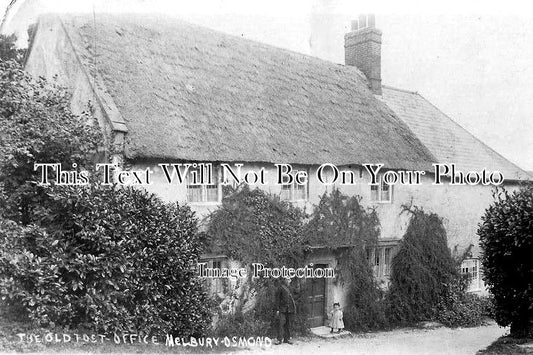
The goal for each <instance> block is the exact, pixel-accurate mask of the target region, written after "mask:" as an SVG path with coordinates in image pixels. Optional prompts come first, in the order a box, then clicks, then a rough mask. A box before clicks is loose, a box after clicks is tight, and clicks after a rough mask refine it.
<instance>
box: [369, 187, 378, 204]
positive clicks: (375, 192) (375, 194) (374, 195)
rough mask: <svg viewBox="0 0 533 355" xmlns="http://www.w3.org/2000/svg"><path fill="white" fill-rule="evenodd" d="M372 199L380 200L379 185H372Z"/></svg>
mask: <svg viewBox="0 0 533 355" xmlns="http://www.w3.org/2000/svg"><path fill="white" fill-rule="evenodd" d="M370 200H372V201H379V186H378V185H370Z"/></svg>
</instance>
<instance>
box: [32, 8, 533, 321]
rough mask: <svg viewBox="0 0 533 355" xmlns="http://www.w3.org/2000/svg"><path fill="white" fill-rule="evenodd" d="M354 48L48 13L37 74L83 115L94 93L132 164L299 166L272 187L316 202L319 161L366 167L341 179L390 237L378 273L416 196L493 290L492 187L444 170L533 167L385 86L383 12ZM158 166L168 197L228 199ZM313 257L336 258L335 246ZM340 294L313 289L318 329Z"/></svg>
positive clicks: (213, 202) (364, 21)
mask: <svg viewBox="0 0 533 355" xmlns="http://www.w3.org/2000/svg"><path fill="white" fill-rule="evenodd" d="M345 51H346V52H345V53H346V65H339V64H334V63H331V62H328V61H324V60H320V59H317V58H314V57H311V56H307V55H303V54H299V53H295V52H291V51H288V50H284V49H280V48H276V47H272V46H269V45H265V44H261V43H257V42H253V41H250V40H245V39H242V38H238V37H233V36H230V35H226V34H223V33H220V32H216V31H213V30H209V29H206V28H202V27H199V26H195V25H191V24H187V23H183V22H180V21H178V20H174V19H167V18H153V17H152V18H146V17H134V16H116V15H103V14H102V15H100V14H98V16H94V17H93V16H92V15H90V16H89V15H47V16H43V17H41V18H40V19H39V21H38V24H37V25H36V27H35V30H34V31H33V33H32V38H31V45H30V48H29V52H28V55H27V60H26V70H27V71H28V72H30V73H32V74H33V75H39V76H44V77H46V78H50V79H51V78H52V77H54V76H56V75H57V79H58V81H59V82H60V83H62V84H63V85H65V86H67V87H68V88H69V89H70V90H71V92H72V107H73V109H74V110H75V111H82V110H84V109H86V108H87V105H88V102H89V101H90V102H91V103H92V109H93V110H94V114H95V115H96V117H97V118H98V120H99V123H100V125H101V127H102V129H103V130H104V131H105V133H106V138H107V139H108V142H109V143H110V146H111V147H112V149H111V150H110V151H109V152H108V155H109V156H108V157H109V158H110V159H113V161H115V162H117V163H119V164H121V165H123V166H126V167H129V168H131V169H144V168H146V167H151V166H152V167H156V166H157V164H158V163H176V162H209V163H213V166H214V167H215V169H214V170H215V174H216V172H219V171H220V170H218V166H219V164H220V163H242V164H243V169H256V170H257V169H259V168H260V167H264V166H270V167H271V169H273V164H275V163H290V164H292V166H293V167H294V168H295V169H297V170H301V171H306V172H308V173H309V176H310V179H309V182H308V183H307V184H306V185H286V186H279V185H275V184H269V185H265V186H262V187H261V188H265V189H268V191H270V192H271V193H275V194H279V195H280V197H281V198H283V199H287V200H290V201H293V202H294V203H295V204H298V205H299V206H302V207H304V206H305V207H307V208H308V209H309V208H311V206H312V205H313V204H316V203H317V202H318V200H319V196H320V195H321V194H322V193H323V192H324V191H325V190H326V189H327V188H328V187H327V186H325V185H324V184H321V183H319V182H318V181H317V179H316V178H315V172H316V170H317V168H318V167H319V166H320V165H321V164H324V163H332V164H335V165H337V166H339V167H343V168H346V169H350V170H352V171H355V172H356V179H357V181H356V184H355V185H345V186H344V185H343V186H341V185H338V186H337V187H338V188H339V189H340V190H341V191H342V192H343V193H345V194H348V195H355V194H357V195H360V196H361V197H362V198H363V203H365V204H367V205H369V206H375V207H376V209H377V211H378V213H379V217H380V221H381V236H380V243H379V245H378V247H377V248H375V249H373V250H369V253H368V255H369V260H370V263H371V264H372V266H373V268H374V272H375V275H376V277H377V278H378V279H380V280H382V281H384V282H386V280H387V277H388V275H389V272H390V261H391V257H392V255H393V253H394V247H395V246H396V245H397V243H398V241H399V240H400V239H401V237H402V235H403V234H404V232H405V228H406V226H407V222H408V221H407V218H408V217H407V216H406V215H405V214H400V212H401V206H402V205H403V204H409V203H412V204H413V205H418V206H421V207H423V208H424V209H425V210H428V211H433V212H435V213H437V214H438V215H440V216H442V217H443V218H444V220H445V224H446V228H447V233H448V239H449V246H450V248H451V249H452V250H454V251H455V252H458V253H462V252H464V251H465V250H470V257H469V258H468V259H467V260H465V262H464V263H463V268H462V271H463V272H464V273H467V274H468V275H469V276H470V278H471V280H472V283H471V289H472V291H481V290H483V283H482V280H481V277H480V275H481V270H480V265H479V262H478V256H479V249H478V243H477V237H476V229H477V225H478V223H479V222H480V217H481V215H482V214H483V212H484V209H485V208H486V207H487V206H488V204H489V203H490V202H491V201H492V195H491V190H492V189H491V187H490V186H483V185H481V184H480V185H475V186H470V185H466V186H457V185H454V186H451V185H449V184H442V185H440V186H435V185H432V181H433V166H432V164H433V163H455V164H456V166H457V168H458V169H460V170H462V171H466V172H468V171H471V170H474V171H481V170H482V169H483V168H486V169H488V170H491V171H492V170H498V171H500V172H501V173H502V174H504V176H505V185H506V186H507V187H510V188H513V187H515V186H517V184H518V183H519V181H520V180H521V179H525V178H527V174H526V173H525V172H524V171H522V170H521V169H520V168H518V167H517V166H515V165H514V164H512V163H511V162H509V161H508V160H506V159H505V158H504V157H502V156H500V155H499V154H498V153H496V152H495V151H493V150H492V149H490V148H489V147H488V146H486V145H485V144H483V143H482V142H481V141H479V140H478V139H476V138H475V137H474V136H472V135H471V134H470V133H468V132H467V131H466V130H464V129H463V128H462V127H461V126H459V125H458V124H457V123H455V122H454V121H453V120H451V119H450V118H449V117H448V116H446V115H445V114H444V113H442V112H441V111H440V110H439V109H438V108H436V107H435V106H433V105H432V104H431V103H430V102H428V101H427V100H426V99H425V98H424V97H422V96H421V95H419V94H418V93H416V92H410V91H404V90H399V89H396V88H392V87H388V86H384V85H382V80H381V32H380V31H379V30H378V29H376V28H375V26H374V21H373V18H372V17H368V18H367V17H364V18H361V19H360V21H357V22H354V24H353V30H352V32H350V33H348V34H346V36H345ZM365 163H382V164H384V168H387V169H392V170H419V171H425V172H427V174H426V175H425V176H424V177H423V182H422V184H421V185H412V186H409V185H395V186H388V185H386V184H380V185H377V186H370V185H369V184H368V182H369V174H368V173H367V172H366V170H365V169H363V168H362V165H363V164H365ZM154 170H155V171H156V172H157V171H159V173H156V174H154V176H153V184H152V185H150V186H147V188H148V189H149V190H151V191H153V192H156V193H157V194H159V195H160V196H161V197H162V198H163V199H165V200H168V201H176V200H177V201H180V202H187V203H188V204H189V205H190V206H192V208H193V209H194V210H196V211H197V213H198V214H199V215H200V216H204V215H205V214H206V213H208V212H209V211H210V210H212V209H214V208H216V206H217V205H218V204H219V203H220V201H221V196H222V188H221V186H220V179H219V178H215V179H214V181H213V183H212V184H211V185H203V186H200V187H198V186H196V185H193V184H190V183H187V182H186V183H184V184H168V183H167V182H166V181H165V177H164V174H163V173H162V172H161V171H160V169H157V168H155V169H154ZM216 175H217V174H216ZM217 176H218V175H217ZM269 176H274V172H269ZM329 188H331V187H329ZM223 262H224V259H223V256H212V259H211V260H210V263H212V264H214V265H220V264H221V263H223ZM310 262H313V263H314V264H315V265H317V264H318V265H327V266H334V265H335V263H336V261H335V259H334V258H333V256H332V255H331V254H329V253H327V252H325V251H317V252H316V253H315V254H314V255H312V256H311V257H310ZM214 287H215V289H216V285H215V286H214ZM342 297H343V296H342V290H341V289H340V288H339V287H337V286H335V285H334V284H333V283H331V280H327V281H321V282H319V283H317V284H316V285H314V287H313V294H312V295H310V298H309V299H310V302H313V304H314V305H315V307H314V308H313V309H315V310H317V311H314V313H313V314H312V315H311V317H312V323H314V324H317V325H319V324H320V323H321V322H323V314H324V312H323V310H325V309H326V305H328V304H331V303H332V302H333V300H339V299H340V300H342ZM316 305H318V307H316Z"/></svg>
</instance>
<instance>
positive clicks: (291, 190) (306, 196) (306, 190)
mask: <svg viewBox="0 0 533 355" xmlns="http://www.w3.org/2000/svg"><path fill="white" fill-rule="evenodd" d="M298 171H305V172H307V177H308V178H307V183H306V184H304V185H298V184H297V183H296V181H293V183H292V184H290V185H287V184H281V191H280V199H281V200H282V201H288V202H306V201H309V169H307V168H304V169H294V173H295V174H296V173H297V172H298ZM301 186H303V187H304V192H303V195H304V198H299V199H296V198H295V196H296V194H297V191H298V190H299V188H298V187H301ZM287 187H288V189H287ZM287 190H288V192H289V198H285V197H284V196H283V194H284V191H287Z"/></svg>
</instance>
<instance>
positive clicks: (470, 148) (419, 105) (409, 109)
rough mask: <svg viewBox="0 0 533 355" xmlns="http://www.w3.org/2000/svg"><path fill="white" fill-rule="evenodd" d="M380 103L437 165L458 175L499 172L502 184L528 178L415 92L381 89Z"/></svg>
mask: <svg viewBox="0 0 533 355" xmlns="http://www.w3.org/2000/svg"><path fill="white" fill-rule="evenodd" d="M383 101H384V102H385V103H386V104H387V105H388V106H389V107H390V108H391V109H392V110H393V111H394V112H396V114H397V115H398V116H399V117H400V118H401V119H402V120H403V121H404V122H405V123H406V124H407V126H409V128H410V129H411V130H412V131H413V132H414V133H415V134H416V136H417V137H418V138H420V140H421V141H422V143H423V144H424V145H425V146H426V147H427V148H428V149H429V151H430V152H431V153H432V154H433V155H434V156H435V158H436V159H437V162H439V163H455V164H456V166H457V168H458V169H459V170H461V171H465V172H468V171H481V170H483V169H484V168H486V169H488V170H491V171H493V170H498V171H500V172H501V173H503V175H504V176H505V180H527V179H530V177H529V176H528V174H527V173H526V172H525V171H523V170H522V169H520V168H519V167H517V166H516V165H514V164H513V163H511V162H510V161H509V160H507V159H505V158H504V157H502V156H501V155H500V154H498V153H496V152H495V151H494V150H492V149H491V148H490V147H489V146H487V145H486V144H484V143H483V142H481V141H480V140H479V139H477V138H476V137H474V136H473V135H472V134H471V133H470V132H468V131H467V130H465V129H464V128H463V127H461V126H460V125H459V124H457V123H456V122H454V121H453V120H452V119H451V118H449V117H448V116H446V115H445V114H444V113H443V112H442V111H440V110H439V109H438V108H436V107H435V106H434V105H432V104H431V103H430V102H429V101H427V100H426V99H425V98H424V97H422V96H421V95H420V94H418V93H416V92H411V91H406V90H400V89H395V88H392V87H387V86H384V87H383Z"/></svg>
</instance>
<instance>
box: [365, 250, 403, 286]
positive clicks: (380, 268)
mask: <svg viewBox="0 0 533 355" xmlns="http://www.w3.org/2000/svg"><path fill="white" fill-rule="evenodd" d="M397 248H398V244H397V243H396V242H393V241H392V242H391V241H387V242H382V243H379V242H378V245H376V246H372V247H367V248H366V250H367V261H368V263H369V264H370V268H371V269H372V274H373V275H374V278H375V279H376V280H386V279H389V278H390V276H391V266H392V259H393V258H394V255H395V254H396V252H397V251H398V249H397ZM387 250H388V251H389V252H388V255H387Z"/></svg>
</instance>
